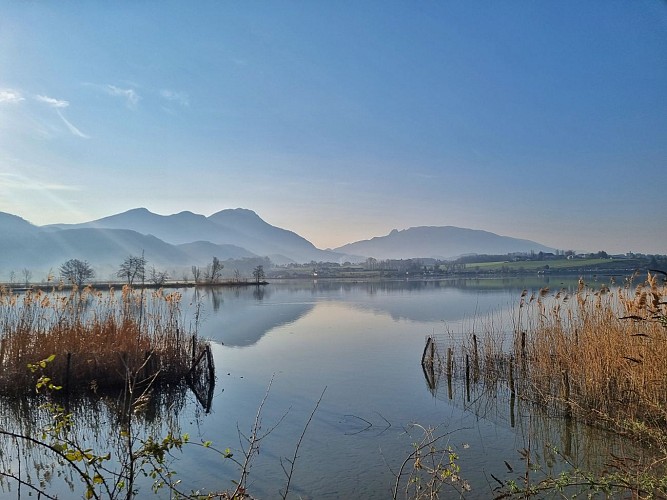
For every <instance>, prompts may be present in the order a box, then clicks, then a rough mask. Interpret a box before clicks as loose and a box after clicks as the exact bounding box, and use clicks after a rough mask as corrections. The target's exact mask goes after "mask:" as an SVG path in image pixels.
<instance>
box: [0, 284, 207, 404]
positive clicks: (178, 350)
mask: <svg viewBox="0 0 667 500" xmlns="http://www.w3.org/2000/svg"><path fill="white" fill-rule="evenodd" d="M180 301H181V294H180V293H179V292H178V291H173V292H170V293H165V291H164V290H163V289H157V290H146V289H133V288H132V287H129V286H124V287H122V289H121V290H115V289H114V288H110V289H108V290H107V291H104V292H103V291H101V290H97V289H93V288H92V287H85V288H77V287H74V288H72V289H69V290H64V289H59V288H57V287H54V288H52V289H51V291H44V290H41V289H36V290H27V291H25V292H15V291H11V290H9V289H7V288H0V367H1V368H2V369H1V370H0V391H2V393H4V394H12V393H13V394H21V393H27V392H29V391H34V389H35V380H36V378H37V374H35V373H32V372H31V371H30V370H28V368H27V367H28V365H30V364H33V363H38V362H39V361H40V360H46V359H48V360H49V362H48V363H42V366H41V370H40V373H39V375H40V376H44V377H48V378H49V379H50V380H51V381H52V383H53V384H55V385H58V386H61V387H62V388H63V389H64V390H65V391H100V390H116V389H120V388H123V387H124V386H126V385H127V384H128V382H131V383H133V384H141V383H150V384H153V385H156V384H163V383H164V384H173V383H177V382H180V381H182V380H183V379H184V378H185V377H187V376H189V375H192V374H193V373H194V372H195V371H196V370H197V369H198V366H197V365H199V363H198V361H200V360H201V359H203V358H208V359H207V361H208V362H211V361H212V357H211V355H210V349H209V348H208V344H207V343H206V342H205V341H203V340H202V339H200V338H199V337H198V336H197V333H196V325H194V326H193V327H192V328H189V327H187V326H186V325H184V324H183V323H184V321H183V316H182V312H181V308H180ZM210 373H211V374H212V366H211V367H210Z"/></svg>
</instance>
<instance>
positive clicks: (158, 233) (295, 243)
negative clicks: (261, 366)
mask: <svg viewBox="0 0 667 500" xmlns="http://www.w3.org/2000/svg"><path fill="white" fill-rule="evenodd" d="M46 227H48V228H51V229H65V228H82V227H88V228H105V229H131V230H133V231H136V232H138V233H141V234H151V235H153V236H155V237H157V238H160V239H161V240H164V241H166V242H167V243H171V244H174V245H182V244H188V243H192V242H196V241H208V242H211V243H214V244H216V245H234V246H236V247H241V248H243V249H245V250H247V251H248V252H250V253H251V254H254V255H259V256H262V257H264V256H268V257H270V258H271V260H273V261H274V262H277V263H286V262H290V261H294V262H310V261H311V260H315V261H321V260H333V261H338V260H340V258H341V256H340V255H336V254H335V253H334V252H331V251H327V250H320V249H318V248H316V247H315V246H314V245H313V244H312V243H310V242H309V241H308V240H306V239H305V238H303V237H301V236H299V235H298V234H296V233H294V232H293V231H288V230H286V229H281V228H279V227H275V226H272V225H271V224H269V223H267V222H265V221H264V220H263V219H262V218H261V217H259V216H258V215H257V214H256V213H255V212H253V211H252V210H247V209H242V208H237V209H227V210H221V211H220V212H217V213H215V214H213V215H211V216H210V217H205V216H203V215H199V214H194V213H192V212H180V213H178V214H174V215H158V214H154V213H152V212H150V211H149V210H147V209H145V208H137V209H133V210H129V211H127V212H123V213H120V214H116V215H112V216H109V217H104V218H102V219H98V220H95V221H91V222H86V223H83V224H71V225H63V224H56V225H51V226H46Z"/></svg>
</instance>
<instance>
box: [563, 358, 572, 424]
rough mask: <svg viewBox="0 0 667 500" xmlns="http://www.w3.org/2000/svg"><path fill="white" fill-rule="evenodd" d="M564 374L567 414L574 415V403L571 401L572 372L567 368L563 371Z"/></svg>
mask: <svg viewBox="0 0 667 500" xmlns="http://www.w3.org/2000/svg"><path fill="white" fill-rule="evenodd" d="M562 374H563V397H564V398H565V416H566V418H571V417H572V404H571V402H570V374H569V373H568V372H567V369H564V370H563V371H562Z"/></svg>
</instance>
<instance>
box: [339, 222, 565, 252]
mask: <svg viewBox="0 0 667 500" xmlns="http://www.w3.org/2000/svg"><path fill="white" fill-rule="evenodd" d="M531 250H533V251H535V252H540V251H542V252H553V251H554V249H552V248H549V247H546V246H544V245H540V244H539V243H535V242H534V241H530V240H522V239H517V238H511V237H509V236H500V235H498V234H495V233H490V232H488V231H481V230H477V229H465V228H460V227H454V226H420V227H411V228H409V229H404V230H402V231H398V230H396V229H394V230H393V231H391V232H390V233H389V234H388V235H386V236H379V237H375V238H372V239H370V240H363V241H357V242H355V243H349V244H347V245H343V246H341V247H338V248H335V249H334V251H336V252H340V253H345V254H356V255H363V256H366V257H374V258H376V259H409V258H415V257H422V258H438V259H453V258H456V257H460V256H461V255H467V254H501V255H504V254H507V253H513V252H530V251H531Z"/></svg>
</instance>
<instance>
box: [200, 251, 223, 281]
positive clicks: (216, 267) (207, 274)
mask: <svg viewBox="0 0 667 500" xmlns="http://www.w3.org/2000/svg"><path fill="white" fill-rule="evenodd" d="M224 267H225V266H224V265H223V263H222V262H220V259H218V258H217V257H213V262H212V263H211V264H209V265H207V266H206V270H205V271H204V279H205V280H206V281H207V282H208V283H217V282H218V281H220V278H222V268H224Z"/></svg>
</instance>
